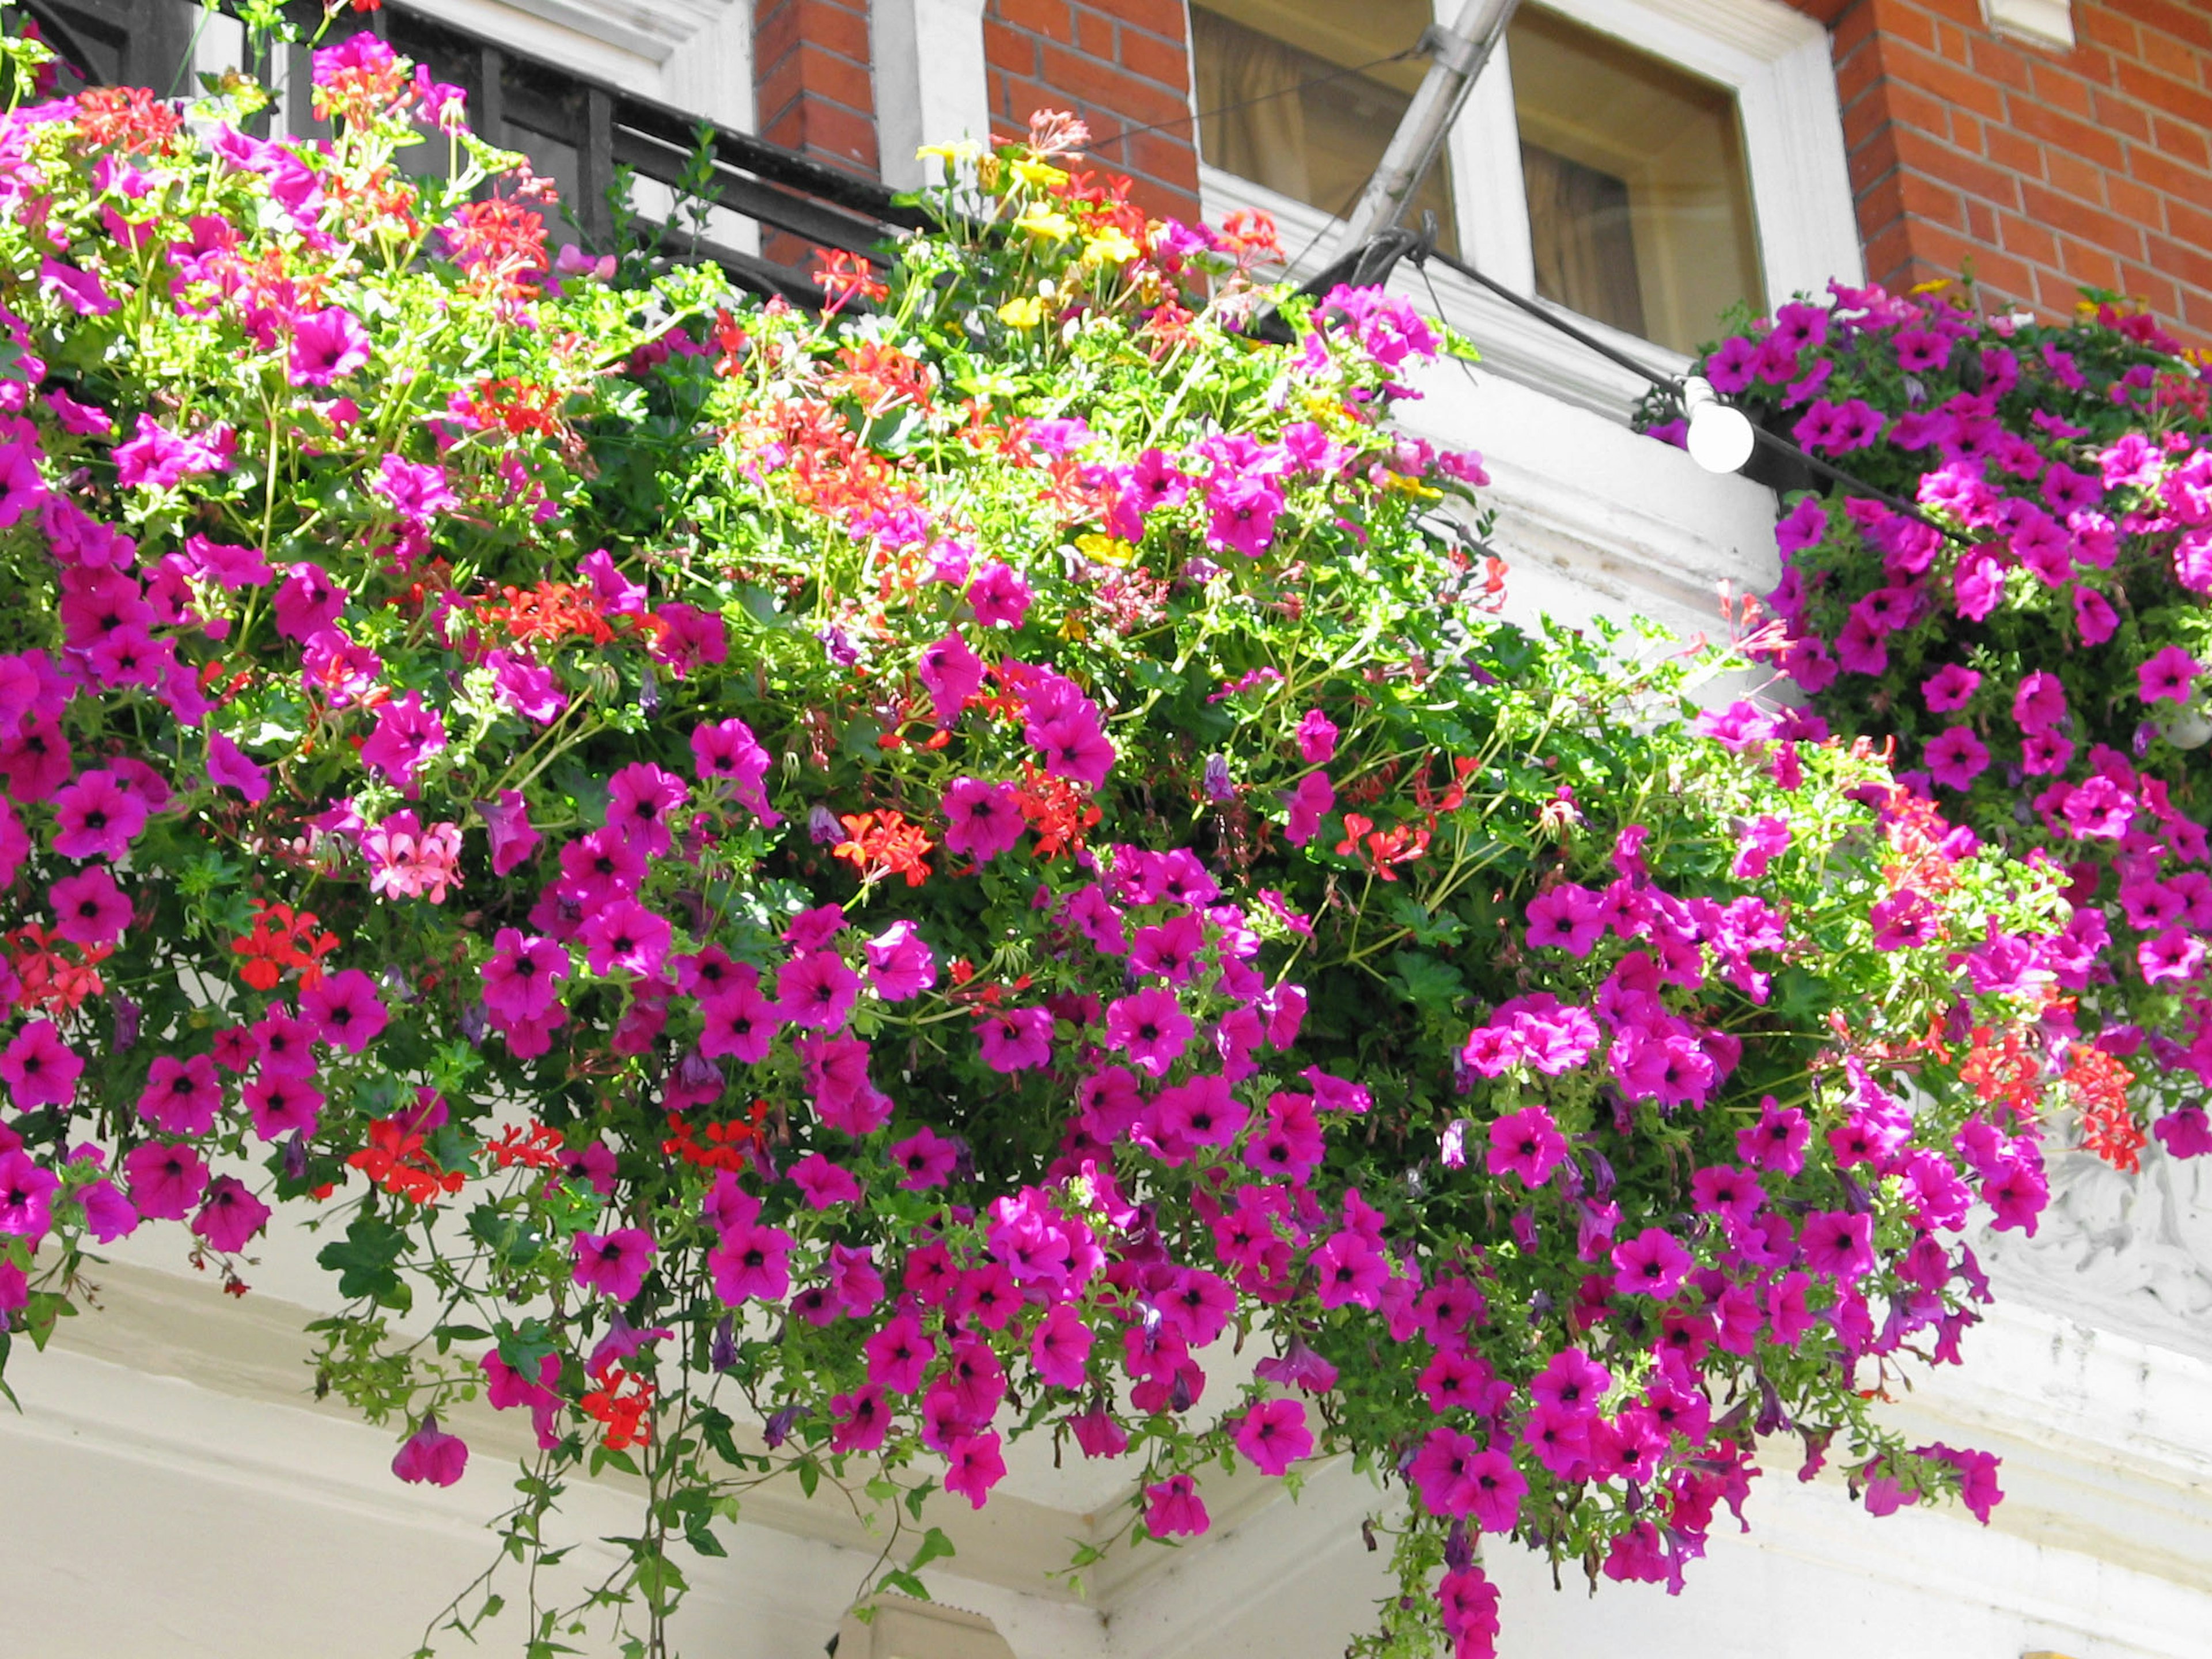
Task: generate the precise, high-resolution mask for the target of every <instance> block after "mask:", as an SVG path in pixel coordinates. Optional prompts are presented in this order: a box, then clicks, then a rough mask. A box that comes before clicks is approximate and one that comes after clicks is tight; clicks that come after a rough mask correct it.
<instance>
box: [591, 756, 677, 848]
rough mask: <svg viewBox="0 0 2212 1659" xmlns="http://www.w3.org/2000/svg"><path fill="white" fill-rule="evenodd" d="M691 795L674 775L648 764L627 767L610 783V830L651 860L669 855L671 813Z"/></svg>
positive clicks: (638, 763) (609, 781) (608, 785)
mask: <svg viewBox="0 0 2212 1659" xmlns="http://www.w3.org/2000/svg"><path fill="white" fill-rule="evenodd" d="M689 795H690V790H688V789H687V788H686V787H684V780H683V779H681V778H679V777H678V776H677V775H675V774H674V773H673V772H665V771H663V770H662V769H660V768H659V767H658V766H655V765H653V764H652V763H650V762H647V761H638V762H635V763H633V764H631V765H629V766H625V767H623V769H621V770H620V771H618V772H617V773H616V774H615V775H614V776H613V777H612V778H611V779H609V780H608V782H607V827H608V828H609V829H612V830H614V831H615V833H616V834H617V835H619V836H623V838H624V839H625V840H627V841H629V842H630V843H631V844H632V845H633V846H635V848H637V849H638V850H639V851H640V852H641V853H643V854H645V855H646V856H647V858H659V857H661V856H663V855H664V854H666V853H667V851H668V849H669V848H670V846H671V836H670V833H669V828H668V817H669V814H670V813H671V812H673V811H676V809H677V808H678V807H680V806H682V805H684V800H685V799H686V798H687V797H688V796H689Z"/></svg>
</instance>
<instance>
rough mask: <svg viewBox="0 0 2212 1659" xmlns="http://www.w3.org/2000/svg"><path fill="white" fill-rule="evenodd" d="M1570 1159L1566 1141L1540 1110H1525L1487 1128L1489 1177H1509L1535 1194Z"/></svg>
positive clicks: (1524, 1108) (1500, 1119) (1546, 1114)
mask: <svg viewBox="0 0 2212 1659" xmlns="http://www.w3.org/2000/svg"><path fill="white" fill-rule="evenodd" d="M1568 1156H1569V1152H1568V1147H1567V1138H1566V1137H1565V1135H1563V1134H1561V1133H1559V1126H1558V1125H1557V1124H1555V1123H1554V1122H1553V1121H1552V1115H1551V1114H1550V1113H1549V1112H1547V1111H1546V1110H1545V1109H1543V1108H1542V1107H1541V1106H1527V1107H1523V1108H1522V1109H1521V1110H1519V1111H1517V1112H1514V1113H1511V1114H1510V1115H1507V1116H1504V1117H1501V1118H1499V1119H1498V1120H1497V1121H1494V1122H1493V1123H1492V1124H1491V1126H1490V1159H1489V1168H1490V1173H1491V1174H1492V1175H1493V1176H1505V1175H1512V1176H1518V1177H1519V1178H1520V1181H1521V1184H1522V1186H1524V1187H1526V1188H1529V1189H1530V1190H1531V1191H1534V1189H1535V1188H1539V1187H1541V1186H1542V1185H1543V1184H1544V1183H1545V1182H1547V1181H1549V1180H1550V1179H1551V1178H1552V1171H1553V1170H1555V1169H1557V1168H1558V1167H1559V1165H1560V1164H1563V1163H1565V1161H1566V1160H1567V1158H1568Z"/></svg>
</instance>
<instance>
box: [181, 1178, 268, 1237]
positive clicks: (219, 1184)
mask: <svg viewBox="0 0 2212 1659" xmlns="http://www.w3.org/2000/svg"><path fill="white" fill-rule="evenodd" d="M269 1216H270V1209H269V1206H267V1205H266V1204H264V1203H263V1202H262V1201H261V1200H259V1199H258V1198H256V1197H255V1196H254V1195H253V1194H252V1193H250V1192H248V1191H247V1190H246V1183H245V1182H242V1181H240V1180H239V1179H238V1177H237V1176H216V1178H215V1179H214V1180H213V1181H211V1182H209V1183H208V1188H207V1197H206V1199H205V1200H204V1202H203V1203H202V1204H201V1205H200V1207H199V1211H198V1213H197V1214H196V1215H194V1216H193V1217H192V1225H191V1231H192V1232H193V1234H194V1235H195V1236H196V1237H200V1238H203V1239H205V1240H206V1241H207V1243H208V1246H209V1248H210V1249H217V1250H224V1251H237V1250H242V1249H245V1248H246V1243H247V1241H249V1240H250V1239H252V1237H253V1236H254V1234H256V1233H258V1232H259V1231H261V1230H262V1228H264V1226H266V1225H268V1223H269Z"/></svg>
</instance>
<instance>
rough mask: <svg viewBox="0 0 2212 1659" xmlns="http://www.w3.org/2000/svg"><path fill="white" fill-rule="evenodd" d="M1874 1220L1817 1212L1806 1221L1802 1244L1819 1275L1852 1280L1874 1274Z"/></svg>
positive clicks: (1832, 1212)
mask: <svg viewBox="0 0 2212 1659" xmlns="http://www.w3.org/2000/svg"><path fill="white" fill-rule="evenodd" d="M1873 1239H1874V1218H1873V1217H1872V1216H1871V1215H1844V1214H1841V1213H1839V1212H1835V1211H1832V1210H1815V1211H1814V1212H1812V1213H1811V1214H1810V1215H1808V1216H1807V1217H1806V1218H1805V1225H1804V1228H1803V1231H1802V1232H1801V1233H1800V1234H1799V1236H1798V1243H1799V1245H1800V1247H1801V1248H1802V1249H1803V1250H1804V1253H1805V1265H1806V1266H1807V1267H1809V1268H1810V1269H1812V1271H1813V1272H1814V1273H1820V1274H1823V1275H1825V1276H1826V1277H1828V1278H1831V1279H1839V1280H1844V1281H1846V1282H1848V1281H1850V1280H1854V1279H1862V1278H1864V1277H1865V1276H1866V1275H1867V1274H1868V1273H1871V1272H1873V1271H1874V1244H1873Z"/></svg>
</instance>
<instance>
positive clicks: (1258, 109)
mask: <svg viewBox="0 0 2212 1659" xmlns="http://www.w3.org/2000/svg"><path fill="white" fill-rule="evenodd" d="M1430 19H1431V12H1430V6H1429V0H1362V3H1360V4H1358V5H1357V6H1354V5H1349V4H1346V3H1345V0H1206V3H1204V4H1202V5H1194V6H1192V8H1191V11H1190V22H1191V58H1192V64H1193V69H1194V80H1195V82H1196V87H1195V91H1196V94H1197V99H1198V110H1199V148H1200V151H1201V152H1202V153H1203V154H1204V155H1205V157H1206V161H1207V162H1208V163H1209V164H1210V165H1212V166H1213V167H1219V168H1220V169H1221V170H1222V171H1223V172H1225V173H1235V174H1237V176H1238V177H1239V178H1243V179H1251V180H1252V181H1253V182H1254V183H1255V184H1257V185H1265V186H1266V187H1267V188H1268V189H1269V190H1272V191H1277V192H1279V194H1281V195H1284V196H1288V197H1294V198H1295V199H1297V200H1298V201H1301V202H1305V203H1308V204H1310V205H1312V206H1314V207H1317V208H1320V209H1321V210H1322V211H1324V212H1326V213H1329V214H1333V215H1334V216H1337V217H1339V218H1341V217H1343V216H1345V215H1346V214H1348V213H1350V212H1351V211H1352V205H1353V204H1355V203H1356V202H1358V199H1359V193H1360V191H1362V190H1364V189H1365V188H1366V185H1367V181H1368V179H1370V178H1371V177H1372V176H1373V175H1374V172H1375V167H1376V163H1377V162H1379V161H1382V159H1383V150H1384V149H1385V148H1386V147H1387V146H1388V145H1389V143H1390V137H1391V135H1392V134H1393V133H1395V132H1396V131H1397V130H1398V123H1399V120H1400V119H1401V118H1402V117H1403V116H1404V115H1405V113H1406V106H1407V105H1408V104H1410V103H1411V102H1412V101H1413V92H1414V89H1415V88H1418V87H1419V85H1420V84H1421V75H1422V72H1423V70H1425V68H1426V67H1427V65H1426V64H1425V61H1424V60H1421V59H1419V58H1408V59H1407V60H1406V61H1404V62H1402V63H1396V64H1383V65H1381V66H1380V67H1378V68H1376V69H1372V70H1365V71H1364V72H1362V73H1360V74H1357V75H1346V74H1344V73H1343V71H1344V70H1347V69H1352V68H1356V67H1357V66H1358V65H1360V64H1371V63H1373V62H1374V61H1375V60H1376V58H1387V57H1389V55H1390V54H1391V53H1392V52H1402V51H1404V50H1405V49H1406V48H1407V47H1409V46H1412V45H1413V43H1414V42H1415V41H1417V40H1419V39H1420V38H1421V32H1422V30H1424V29H1425V28H1426V27H1428V26H1429V22H1430ZM1330 76H1334V78H1333V79H1329V78H1325V77H1330ZM1424 210H1426V211H1428V212H1431V213H1433V214H1435V215H1436V216H1437V224H1438V225H1439V226H1440V227H1441V233H1440V236H1439V240H1443V242H1445V243H1446V245H1447V246H1450V245H1451V235H1452V222H1451V196H1450V191H1449V189H1448V188H1447V185H1446V179H1445V173H1444V167H1443V162H1442V161H1438V163H1437V166H1436V167H1432V168H1431V170H1430V173H1429V176H1428V177H1427V178H1425V179H1423V180H1422V181H1421V188H1420V189H1419V191H1417V192H1416V193H1415V195H1414V197H1413V204H1412V205H1411V206H1410V208H1409V209H1408V210H1407V213H1406V216H1405V220H1404V222H1405V223H1407V225H1410V226H1418V225H1419V223H1420V222H1421V214H1422V212H1423V211H1424Z"/></svg>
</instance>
